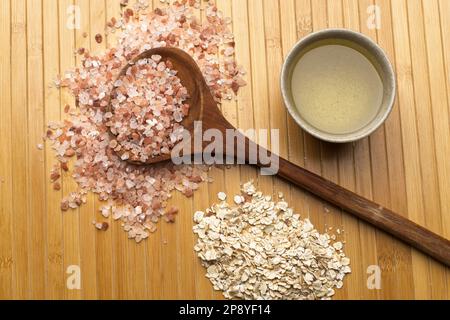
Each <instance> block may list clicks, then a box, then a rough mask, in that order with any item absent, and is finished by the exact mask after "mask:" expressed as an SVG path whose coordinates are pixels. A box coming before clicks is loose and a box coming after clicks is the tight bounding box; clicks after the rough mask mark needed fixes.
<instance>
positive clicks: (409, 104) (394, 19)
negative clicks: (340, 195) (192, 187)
mask: <svg viewBox="0 0 450 320" xmlns="http://www.w3.org/2000/svg"><path fill="white" fill-rule="evenodd" d="M118 2H119V0H59V1H57V0H28V1H27V0H2V1H0V40H1V48H0V199H1V211H0V298H32V299H41V298H47V299H50V298H56V299H97V298H101V299H111V298H120V299H122V298H124V299H130V298H133V299H155V298H163V299H166V298H184V299H195V298H199V299H211V298H221V294H219V293H216V292H213V290H212V287H211V285H210V284H209V282H208V281H207V280H206V278H205V277H204V270H203V268H202V267H201V265H200V263H199V261H198V260H197V259H196V257H195V256H194V252H193V245H194V241H195V239H194V237H193V234H192V232H191V227H192V222H191V220H192V212H193V211H194V210H198V209H204V208H206V207H208V205H209V204H211V203H212V202H213V201H215V199H216V194H217V192H218V191H227V192H229V193H233V192H236V191H238V190H239V184H240V182H241V181H247V180H249V179H252V178H257V172H256V171H255V170H254V169H252V168H248V167H242V168H233V169H229V170H220V169H215V170H214V171H213V173H212V175H213V176H214V178H215V182H214V183H212V184H210V185H204V186H202V189H201V190H200V192H197V193H196V194H195V196H194V199H193V200H186V199H184V198H183V197H182V196H179V195H175V197H174V203H175V204H177V205H178V206H179V207H180V209H181V214H180V215H179V217H178V220H177V222H176V224H174V225H167V224H164V223H163V224H162V225H161V226H160V229H159V231H158V232H157V233H156V234H155V235H153V236H152V237H151V238H150V239H149V240H148V241H146V242H145V243H143V244H140V245H136V244H135V243H134V242H132V241H129V240H127V237H126V234H125V233H124V232H122V230H121V228H120V226H119V224H117V223H113V224H112V227H111V228H110V229H109V230H108V231H107V232H97V231H95V230H94V228H93V226H92V223H91V222H92V220H94V219H95V218H96V217H97V218H99V213H98V209H99V207H100V203H99V202H97V201H95V199H94V197H93V196H90V197H89V201H88V203H87V205H85V206H83V207H82V208H80V209H79V210H76V211H73V212H69V213H66V214H64V215H63V214H61V212H60V210H59V201H60V199H61V196H62V195H63V193H64V194H66V193H68V192H69V191H71V190H74V188H75V185H74V182H73V181H71V179H70V178H69V177H68V176H67V175H66V176H65V177H64V178H63V190H62V191H61V192H55V191H53V190H52V186H51V184H50V183H49V179H48V176H49V170H50V169H51V167H52V165H53V164H54V163H55V160H54V159H53V156H52V153H51V151H50V149H49V148H48V147H47V148H46V149H45V150H44V151H39V150H38V149H37V148H36V145H37V144H38V143H40V142H41V136H42V133H43V130H44V125H45V123H46V122H48V121H49V120H55V119H59V118H60V117H61V113H62V112H61V110H62V106H64V105H65V104H66V103H70V104H73V98H72V97H71V96H70V94H68V93H67V92H65V91H62V92H58V91H57V90H55V89H52V88H50V87H49V84H50V82H51V81H52V79H53V78H54V76H55V75H56V74H57V73H59V72H62V71H64V70H66V69H68V68H71V67H73V66H75V65H76V64H77V63H79V62H80V61H79V59H78V58H75V56H74V54H73V52H74V50H75V48H76V47H80V46H83V47H90V48H91V49H93V50H101V49H103V48H105V46H106V45H108V44H110V43H111V42H112V41H114V39H113V37H109V38H108V44H106V43H103V44H101V45H99V44H97V43H96V42H95V41H94V40H93V35H95V34H96V33H98V32H102V31H103V29H104V25H105V21H106V20H107V19H108V18H111V17H112V16H118V14H119V11H120V9H119V6H118ZM217 4H218V6H219V8H220V9H221V10H223V11H224V13H225V14H226V15H227V16H232V18H233V29H234V33H235V35H236V43H237V56H238V59H239V62H240V63H241V64H243V65H244V66H245V68H246V69H247V70H248V76H247V79H248V83H249V85H248V86H247V87H246V88H244V89H243V90H242V91H241V92H240V94H239V99H238V101H237V102H230V103H226V104H224V105H223V112H224V113H225V114H226V116H227V118H228V119H230V120H231V122H232V123H234V124H236V125H238V126H239V127H241V128H244V129H245V128H251V127H254V128H279V129H280V130H281V132H280V133H281V137H282V140H281V154H282V155H283V156H286V157H289V159H291V160H292V161H294V162H296V163H298V164H300V165H302V166H305V167H307V168H308V169H310V170H312V171H314V172H316V173H319V174H321V175H323V176H324V177H326V178H328V179H331V180H333V181H335V182H337V183H339V184H341V185H343V186H345V187H347V188H349V189H351V190H354V191H356V192H357V193H359V194H361V195H364V196H366V197H368V198H371V199H374V200H376V201H377V202H379V203H381V204H382V205H385V206H387V207H390V208H392V209H394V210H396V211H399V212H401V213H403V214H405V215H407V216H408V217H409V218H411V219H412V220H414V221H416V222H418V223H420V224H422V225H424V226H426V227H428V228H430V229H432V230H433V231H435V232H437V233H439V234H441V235H443V236H445V237H447V238H450V161H449V155H450V131H449V112H450V110H449V109H450V104H449V92H450V79H449V76H450V0H423V1H421V0H392V1H389V0H263V1H262V0H248V1H246V0H223V1H219V0H217ZM70 5H77V6H79V7H80V9H81V29H80V30H75V31H73V30H70V29H68V28H67V27H66V22H67V19H68V15H67V10H68V7H69V6H70ZM153 5H160V4H159V1H156V0H154V3H153ZM371 5H377V6H379V8H380V13H381V26H380V29H372V28H370V24H369V25H368V24H367V21H368V19H369V22H371V20H370V14H371V11H370V10H369V11H368V8H369V7H370V6H371ZM198 14H199V16H201V15H204V13H202V12H201V11H199V12H198ZM327 27H345V28H349V29H353V30H357V31H361V32H363V33H365V34H367V35H368V36H370V37H371V38H372V39H374V40H375V41H377V42H378V43H379V44H380V45H381V46H382V47H383V48H384V49H385V50H386V52H387V53H388V55H389V56H390V58H391V60H392V61H393V62H394V64H395V67H396V72H397V75H398V84H399V86H398V89H399V94H398V99H397V103H396V105H395V110H394V112H393V114H392V115H391V117H390V119H389V121H388V122H387V123H386V125H385V126H384V127H383V128H382V129H380V130H379V131H378V132H376V133H375V134H374V135H373V136H371V137H370V138H369V139H365V140H363V141H361V142H358V143H355V144H353V145H351V144H350V145H344V146H334V145H330V144H326V143H320V142H318V141H317V140H315V139H314V138H312V137H310V136H308V135H306V134H303V132H302V131H301V130H300V129H299V128H298V127H297V126H296V125H295V124H294V122H293V121H292V120H291V119H290V118H289V116H288V115H287V114H286V111H285V110H284V108H283V106H282V101H281V97H280V90H279V85H278V82H279V80H278V79H279V72H280V67H281V64H282V62H283V57H284V56H286V54H287V52H288V51H289V49H290V48H291V47H292V46H293V44H294V43H295V42H296V41H297V40H298V39H300V38H302V37H303V36H305V35H306V34H308V33H310V32H312V31H316V30H320V29H324V28H327ZM85 31H86V32H89V34H90V35H91V37H89V38H83V36H82V33H83V32H85ZM258 181H259V185H260V187H261V188H262V189H263V190H264V191H265V192H267V193H272V192H273V191H283V192H284V193H285V194H286V195H287V196H288V200H289V201H290V203H291V204H292V205H293V206H294V207H295V208H296V210H297V211H298V212H300V213H302V215H303V216H304V217H310V218H311V219H312V221H313V223H314V224H315V225H316V226H317V227H318V228H319V229H320V230H324V229H325V227H330V226H332V227H334V228H335V229H337V228H340V229H344V230H345V233H344V235H343V236H342V238H343V239H344V240H345V241H346V242H347V245H346V252H347V254H348V255H349V256H350V257H351V260H352V269H353V273H352V275H350V276H349V277H348V278H346V281H345V285H344V288H343V289H342V290H339V291H338V293H337V296H336V298H338V299H368V298H370V299H372V298H374V299H391V298H396V299H404V298H437V299H448V298H450V272H449V269H446V268H445V267H443V266H442V265H440V264H438V263H436V262H434V261H432V260H430V259H429V258H427V257H425V256H423V255H422V254H420V253H418V252H417V251H415V250H411V248H409V247H407V246H405V245H403V244H401V243H399V242H398V241H396V240H395V239H393V238H391V237H389V236H387V235H386V234H384V233H383V232H380V231H378V230H376V229H374V228H372V227H370V226H368V225H367V224H365V223H363V222H361V221H358V220H357V219H354V218H353V217H352V216H350V215H348V214H346V213H345V212H341V211H340V210H338V209H336V208H333V207H331V206H329V205H328V204H326V203H324V202H322V201H320V200H318V199H316V198H314V197H312V196H310V195H308V194H306V193H305V192H303V191H301V190H298V189H296V188H294V187H291V186H289V185H288V184H287V183H285V182H283V181H281V180H279V179H276V178H267V177H266V178H261V179H259V180H258ZM70 265H78V266H80V268H81V278H82V279H81V281H82V289H81V290H68V289H67V287H66V279H67V276H68V275H67V274H66V270H67V268H68V267H69V266H70ZM371 265H378V266H380V268H381V271H382V282H381V290H369V289H368V287H367V284H366V283H367V277H368V275H367V268H368V267H369V266H371Z"/></svg>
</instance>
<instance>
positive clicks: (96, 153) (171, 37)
mask: <svg viewBox="0 0 450 320" xmlns="http://www.w3.org/2000/svg"><path fill="white" fill-rule="evenodd" d="M138 4H139V6H138V7H136V8H135V11H133V10H131V9H126V10H125V11H124V13H123V15H122V18H121V19H111V21H110V22H108V24H107V33H109V32H115V31H119V32H120V34H119V35H118V36H119V41H118V43H117V44H116V45H115V46H113V47H112V48H110V49H108V50H106V51H105V52H104V53H102V54H100V55H98V56H95V55H91V53H89V52H88V51H87V50H86V49H83V50H79V51H78V52H79V53H80V54H81V55H82V65H81V66H80V67H79V68H76V69H74V70H72V71H68V72H66V73H65V75H64V76H63V77H62V78H59V79H58V80H57V81H56V84H57V86H59V87H67V88H68V89H69V90H70V91H71V92H72V93H73V95H74V96H75V97H76V99H77V101H78V108H77V109H70V110H67V111H68V116H69V118H68V119H67V120H65V121H64V122H61V123H57V122H51V123H49V125H48V130H47V132H46V134H45V137H44V138H45V139H47V141H49V142H50V143H51V144H52V147H53V150H54V151H55V154H56V158H57V159H58V160H59V161H60V163H61V166H59V167H55V168H54V169H53V171H52V181H53V182H57V180H58V179H59V178H60V170H61V168H62V169H63V170H65V171H67V170H69V168H68V166H67V163H68V162H69V160H71V159H74V164H73V170H72V172H71V173H72V177H73V178H74V179H75V181H76V182H77V184H78V186H79V190H78V191H77V192H72V193H70V194H69V195H68V196H67V197H66V198H64V199H63V201H62V202H61V209H62V210H64V211H66V210H69V209H71V208H77V207H79V206H80V205H82V204H83V203H85V202H86V195H87V193H88V192H94V193H96V194H97V195H98V196H99V198H100V199H101V200H104V201H108V203H109V204H108V205H109V207H110V209H109V210H110V212H111V217H112V218H113V219H114V220H121V221H122V225H123V228H124V230H125V231H126V232H128V236H129V238H132V239H135V240H136V241H137V242H140V241H142V240H143V239H146V238H147V237H148V236H149V233H152V232H155V231H156V223H157V222H158V221H159V219H160V218H161V217H165V219H166V220H167V221H173V219H174V216H175V214H174V213H175V211H173V210H172V211H171V210H168V211H165V208H166V207H167V202H168V200H169V199H170V197H171V192H172V191H174V190H177V191H179V192H182V193H183V194H185V195H186V196H188V197H191V196H192V195H193V193H194V191H195V190H197V189H198V184H199V183H201V182H203V181H207V180H208V177H207V171H208V168H207V167H205V166H186V165H184V166H175V165H173V164H170V163H168V164H159V165H154V166H145V167H139V166H134V165H130V164H128V163H126V162H124V161H122V160H121V159H120V158H119V157H118V156H117V154H116V153H115V151H114V149H115V148H116V147H117V145H118V143H117V141H115V140H113V139H112V138H111V134H110V133H109V132H108V127H107V126H106V125H105V122H107V120H108V119H109V118H110V117H111V115H110V114H108V108H107V106H108V99H109V96H110V95H111V91H112V90H113V89H114V81H115V78H116V77H117V75H118V73H119V72H120V70H121V68H122V67H123V66H125V65H126V64H127V63H128V62H129V61H131V60H132V59H133V58H134V57H136V56H137V55H138V54H140V53H142V52H143V51H145V50H148V49H151V48H154V47H161V46H173V47H177V48H180V49H183V50H185V51H186V52H188V53H189V54H191V56H192V57H193V58H194V59H195V61H196V62H197V64H198V65H199V67H200V69H201V70H202V72H203V75H204V77H205V79H206V81H207V83H208V85H209V87H210V89H211V92H212V93H213V95H214V97H215V98H216V100H217V101H220V100H221V99H231V98H232V97H233V95H234V94H235V93H236V92H237V91H238V89H239V87H242V86H244V85H245V81H244V80H243V79H242V75H243V74H244V72H243V70H242V69H241V68H240V67H238V66H237V64H236V61H235V58H234V40H233V35H232V34H231V32H230V30H229V27H228V25H229V23H230V20H229V19H226V18H223V16H222V13H221V12H220V11H218V10H217V8H216V7H215V6H212V5H208V7H207V8H206V15H207V21H205V23H204V24H201V23H200V22H199V21H198V20H197V19H196V17H195V15H194V10H193V6H196V7H197V6H198V3H197V2H196V1H189V3H188V2H187V1H182V2H175V3H174V4H172V5H169V6H168V7H166V8H164V9H157V10H155V11H154V12H147V11H145V10H144V11H142V9H143V8H145V4H141V1H138ZM136 9H137V10H136ZM105 120H106V121H105ZM166 214H167V216H166Z"/></svg>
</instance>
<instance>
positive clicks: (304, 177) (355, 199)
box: [230, 125, 450, 267]
mask: <svg viewBox="0 0 450 320" xmlns="http://www.w3.org/2000/svg"><path fill="white" fill-rule="evenodd" d="M230 126H231V125H230ZM243 139H245V144H240V145H239V144H237V145H236V146H235V150H234V157H237V156H236V155H239V154H245V160H246V163H248V164H253V165H257V166H259V167H263V168H264V167H266V168H267V166H265V165H263V164H262V163H261V161H260V158H259V156H260V155H261V154H268V155H269V157H270V154H271V153H270V152H269V151H267V150H265V149H264V148H262V147H260V146H259V145H257V144H256V143H254V142H253V141H251V140H250V139H248V138H247V137H245V138H243V137H241V141H242V140H243ZM243 148H245V149H243ZM255 149H256V150H259V151H260V152H258V153H257V156H256V158H257V159H256V161H255V159H252V158H251V157H250V155H249V150H255ZM254 158H255V157H254ZM272 158H273V157H272ZM274 158H275V159H277V161H278V168H279V170H278V172H277V173H276V174H277V175H278V176H280V177H282V178H284V179H286V180H287V181H289V182H291V183H293V184H295V185H297V186H299V187H301V188H303V189H305V190H307V191H309V192H310V193H312V194H314V195H316V196H318V197H319V198H322V199H323V200H326V201H328V202H329V203H331V204H333V205H335V206H337V207H339V208H341V209H343V210H344V211H346V212H349V213H351V214H353V215H354V216H356V217H358V218H359V219H361V220H364V221H366V222H368V223H370V224H372V225H373V226H375V227H377V228H379V229H381V230H383V231H385V232H387V233H389V234H391V235H392V236H394V237H396V238H398V239H400V240H402V241H404V242H405V243H407V244H409V245H411V246H412V247H414V248H416V249H418V250H420V251H422V252H423V253H425V254H427V255H429V256H431V257H433V258H434V259H436V260H437V261H440V262H441V263H443V264H445V265H446V266H449V267H450V241H449V240H447V239H445V238H443V237H441V236H439V235H437V234H435V233H433V232H431V231H430V230H428V229H426V228H424V227H422V226H420V225H418V224H416V223H414V222H412V221H411V220H408V219H407V218H405V217H403V216H401V215H400V214H398V213H395V212H393V211H391V210H389V209H387V208H384V207H383V206H381V205H379V204H377V203H375V202H373V201H371V200H368V199H366V198H364V197H361V196H360V195H357V194H356V193H354V192H352V191H350V190H347V189H345V188H343V187H341V186H339V185H337V184H335V183H333V182H331V181H328V180H326V179H324V178H322V177H321V176H318V175H316V174H314V173H312V172H310V171H308V170H306V169H304V168H301V167H299V166H297V165H295V164H293V163H291V162H289V161H288V160H286V159H283V158H281V157H274Z"/></svg>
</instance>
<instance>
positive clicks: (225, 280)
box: [194, 182, 351, 300]
mask: <svg viewBox="0 0 450 320" xmlns="http://www.w3.org/2000/svg"><path fill="white" fill-rule="evenodd" d="M219 196H220V198H222V199H223V200H225V198H226V197H225V196H224V195H223V194H220V195H219ZM280 196H281V197H280V199H279V201H274V200H273V199H272V197H270V196H265V195H263V194H262V192H260V191H257V190H256V188H255V186H254V185H253V183H252V182H249V183H246V184H245V185H244V186H243V188H242V194H241V195H237V196H236V197H234V202H235V205H229V204H228V203H227V202H225V201H222V202H221V203H220V204H217V205H214V206H213V207H211V208H209V209H208V210H206V213H204V212H196V213H195V215H194V221H195V223H196V224H195V226H194V233H196V234H197V235H198V242H197V244H196V246H195V251H196V252H197V254H198V256H199V258H200V259H201V260H202V264H203V265H204V266H205V267H206V268H207V274H206V276H207V278H209V279H210V281H211V283H212V284H213V286H214V289H215V290H220V291H222V292H223V294H224V296H225V297H226V298H227V299H251V300H257V299H264V300H273V299H293V300H299V299H311V300H312V299H330V298H331V297H332V296H333V295H334V294H335V289H339V288H341V287H342V286H343V280H344V277H345V275H346V274H348V273H350V272H351V269H350V266H349V265H350V259H349V258H347V257H346V256H345V254H344V252H343V251H342V249H343V244H342V243H341V242H335V243H332V238H334V237H330V236H329V235H328V234H326V233H325V234H320V233H319V232H318V231H317V230H315V229H314V226H313V225H312V224H311V222H310V221H309V220H308V219H306V220H301V219H300V216H299V215H298V214H295V213H294V211H293V210H292V209H291V208H289V206H288V204H287V203H286V202H285V201H284V200H283V199H282V195H280Z"/></svg>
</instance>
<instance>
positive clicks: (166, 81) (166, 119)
mask: <svg viewBox="0 0 450 320" xmlns="http://www.w3.org/2000/svg"><path fill="white" fill-rule="evenodd" d="M166 64H167V65H166ZM171 68H172V63H171V62H170V61H167V62H164V61H161V56H159V55H154V56H153V57H151V59H141V60H139V61H137V62H136V64H134V65H133V66H132V67H130V68H129V69H127V72H126V74H125V75H124V76H123V77H121V78H120V79H118V80H116V82H115V83H114V89H113V91H112V95H111V108H112V110H111V111H112V113H107V114H105V117H104V118H106V119H107V123H106V125H107V126H108V127H109V128H110V129H111V132H112V133H113V134H114V135H116V136H117V139H116V140H112V141H111V143H110V147H112V148H114V151H116V152H120V153H121V159H122V160H128V159H130V160H133V161H140V162H142V163H145V162H147V161H148V159H149V158H152V157H157V156H160V155H168V154H170V151H171V150H172V149H173V147H174V146H175V144H176V143H178V142H180V140H181V139H182V138H183V129H184V128H183V126H182V125H181V122H182V121H183V119H184V118H185V117H186V116H187V115H188V114H189V105H188V104H186V103H184V102H185V101H186V99H187V98H188V92H187V89H186V88H185V87H184V86H183V85H182V84H181V80H180V79H179V78H178V77H177V76H176V75H177V71H175V70H172V69H171Z"/></svg>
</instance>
